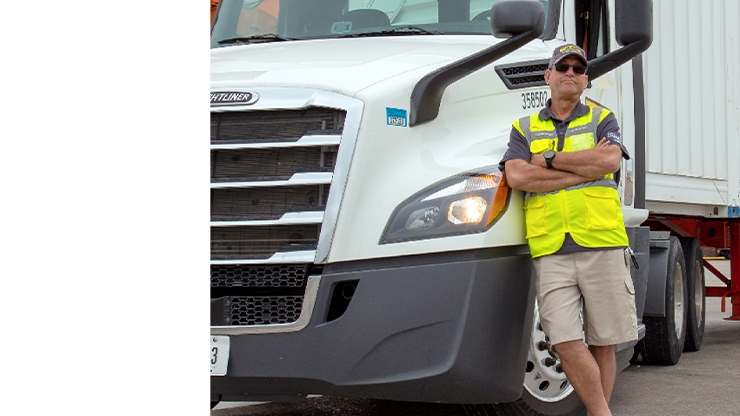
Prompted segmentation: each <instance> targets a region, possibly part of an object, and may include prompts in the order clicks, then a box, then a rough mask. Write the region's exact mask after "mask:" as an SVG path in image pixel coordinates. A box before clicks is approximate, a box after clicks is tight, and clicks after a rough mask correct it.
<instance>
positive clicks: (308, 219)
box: [211, 211, 324, 227]
mask: <svg viewBox="0 0 740 416" xmlns="http://www.w3.org/2000/svg"><path fill="white" fill-rule="evenodd" d="M323 220H324V212H323V211H308V212H288V213H285V214H283V216H282V217H281V218H280V219H278V220H252V221H211V227H240V226H244V225H249V226H257V227H258V226H262V225H284V224H319V223H321V221H323Z"/></svg>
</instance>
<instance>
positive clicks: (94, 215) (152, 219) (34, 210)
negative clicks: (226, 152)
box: [0, 0, 210, 416]
mask: <svg viewBox="0 0 740 416" xmlns="http://www.w3.org/2000/svg"><path fill="white" fill-rule="evenodd" d="M188 7H189V8H188ZM209 8H210V4H209V3H208V2H206V1H205V0H200V1H189V2H170V1H167V2H157V1H147V2H121V1H117V2H105V1H101V2H68V1H54V2H51V1H20V2H19V1H15V2H8V3H7V4H5V5H4V6H3V12H2V14H0V16H2V17H0V20H1V21H0V31H2V32H1V36H0V39H1V42H2V75H0V97H1V98H2V110H1V111H2V113H1V114H2V117H1V118H0V129H1V130H0V139H1V140H2V141H1V142H0V143H2V145H1V147H0V169H1V170H2V171H1V172H0V178H1V180H2V183H1V186H0V190H1V192H2V194H1V195H2V196H1V198H0V204H1V205H0V206H1V207H2V210H0V237H1V238H2V246H0V247H1V250H2V251H1V253H2V255H1V256H0V267H1V268H0V281H1V282H2V287H0V296H1V298H0V308H1V313H0V317H1V318H2V332H1V334H2V338H0V339H1V340H2V342H0V345H2V357H3V359H2V378H3V380H2V381H3V386H4V387H3V388H2V400H0V414H4V415H27V414H45V415H46V414H48V415H55V414H74V415H80V414H82V415H88V414H90V415H102V414H105V415H126V416H130V415H149V414H169V415H178V416H179V415H190V414H206V412H208V411H209V410H208V408H209V407H208V406H209V399H210V396H209V388H208V385H209V375H208V374H209V370H208V369H209V364H207V358H208V350H209V344H208V335H209V333H208V314H209V309H208V296H209V295H208V290H209V281H208V277H207V276H208V274H207V273H208V258H209V231H208V222H209V205H208V200H209V197H208V195H209V194H208V192H209V191H208V180H209V179H208V178H209V173H208V169H209V167H208V164H209V153H208V140H209V129H208V123H209V113H208V47H209V41H208V37H209V31H210V25H209V17H210V16H209V14H210V13H209Z"/></svg>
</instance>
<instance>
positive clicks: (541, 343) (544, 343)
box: [537, 341, 550, 351]
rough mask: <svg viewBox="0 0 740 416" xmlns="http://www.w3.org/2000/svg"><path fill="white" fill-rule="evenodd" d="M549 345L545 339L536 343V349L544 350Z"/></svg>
mask: <svg viewBox="0 0 740 416" xmlns="http://www.w3.org/2000/svg"><path fill="white" fill-rule="evenodd" d="M549 347H550V346H549V345H548V344H547V343H546V342H545V341H540V342H538V343H537V349H538V350H540V351H544V350H546V349H548V348H549Z"/></svg>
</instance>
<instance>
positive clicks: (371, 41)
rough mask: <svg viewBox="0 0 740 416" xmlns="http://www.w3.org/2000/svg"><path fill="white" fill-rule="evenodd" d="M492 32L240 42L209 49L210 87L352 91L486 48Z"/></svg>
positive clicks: (346, 92)
mask: <svg viewBox="0 0 740 416" xmlns="http://www.w3.org/2000/svg"><path fill="white" fill-rule="evenodd" d="M497 42H500V40H499V39H495V38H494V37H493V36H483V35H477V36H467V35H466V36H459V35H458V36H440V35H435V36H429V35H427V36H405V37H394V38H388V37H379V38H349V39H321V40H305V41H289V42H277V43H262V44H253V45H239V46H230V47H224V48H218V49H213V50H212V51H211V87H212V88H219V87H230V88H232V87H304V88H319V89H323V90H328V91H334V92H338V93H341V94H344V95H349V96H354V95H355V94H357V93H358V92H359V91H361V90H363V89H365V88H367V87H369V86H371V85H374V84H376V83H379V82H382V81H384V80H387V79H389V78H392V77H395V76H398V75H401V74H404V73H407V72H410V71H414V70H416V69H419V68H424V67H428V70H432V69H434V68H436V67H440V66H442V65H445V64H447V63H449V62H452V61H454V60H457V59H459V58H462V57H464V56H467V55H470V54H472V53H475V52H477V51H480V50H481V49H484V48H487V47H489V46H491V45H493V44H495V43H497Z"/></svg>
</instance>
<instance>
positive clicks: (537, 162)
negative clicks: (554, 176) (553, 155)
mask: <svg viewBox="0 0 740 416" xmlns="http://www.w3.org/2000/svg"><path fill="white" fill-rule="evenodd" d="M529 163H530V164H531V165H533V166H539V167H541V168H547V162H545V155H544V154H543V153H537V154H536V155H532V160H531V161H530V162H529ZM553 167H554V166H553Z"/></svg>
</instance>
